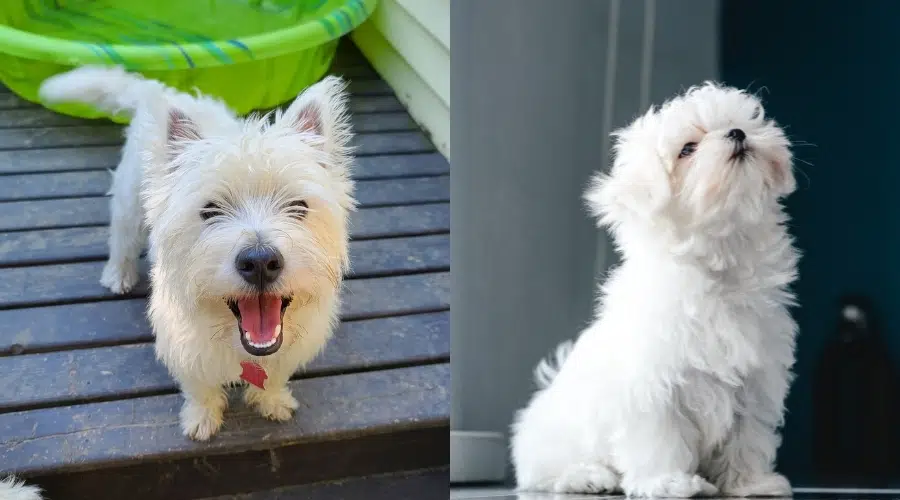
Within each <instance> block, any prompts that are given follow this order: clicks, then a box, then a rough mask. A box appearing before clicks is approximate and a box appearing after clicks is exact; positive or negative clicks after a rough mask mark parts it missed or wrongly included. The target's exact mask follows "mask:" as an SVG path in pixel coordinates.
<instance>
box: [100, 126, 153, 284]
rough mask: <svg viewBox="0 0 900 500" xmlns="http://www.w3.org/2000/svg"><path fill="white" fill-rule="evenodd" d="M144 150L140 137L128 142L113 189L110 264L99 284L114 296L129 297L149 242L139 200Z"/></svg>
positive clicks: (108, 263)
mask: <svg viewBox="0 0 900 500" xmlns="http://www.w3.org/2000/svg"><path fill="white" fill-rule="evenodd" d="M142 146H143V145H142V144H140V141H139V140H138V137H129V138H128V140H127V141H126V142H125V147H124V149H123V151H122V160H121V161H120V162H119V167H118V168H117V169H116V172H115V173H114V174H113V182H112V188H111V189H110V193H111V194H112V198H110V200H109V211H110V228H109V260H108V261H107V262H106V266H105V267H104V268H103V274H102V275H101V277H100V283H101V284H102V285H103V286H105V287H107V288H109V289H110V290H112V291H113V292H115V293H126V292H128V291H130V290H131V289H132V288H134V285H136V284H137V282H138V259H139V258H140V256H141V249H142V248H143V246H144V240H145V239H146V229H145V227H144V224H143V208H142V207H141V197H140V188H141V164H142V161H143V160H142V159H141V148H142Z"/></svg>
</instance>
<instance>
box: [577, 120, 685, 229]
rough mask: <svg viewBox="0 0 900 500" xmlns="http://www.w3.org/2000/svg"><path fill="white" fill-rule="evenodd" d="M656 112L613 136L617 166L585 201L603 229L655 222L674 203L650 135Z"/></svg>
mask: <svg viewBox="0 0 900 500" xmlns="http://www.w3.org/2000/svg"><path fill="white" fill-rule="evenodd" d="M654 118H655V111H654V110H652V109H651V110H650V112H648V113H647V114H646V115H645V116H643V117H641V118H640V119H638V120H637V121H636V122H635V123H634V124H632V125H631V126H630V127H628V128H625V129H622V130H619V131H616V132H615V133H613V139H614V140H615V144H614V146H613V153H614V160H613V165H612V167H611V169H610V171H609V173H606V174H599V175H597V176H596V177H594V179H593V180H592V181H591V184H590V187H589V188H588V189H587V191H586V193H585V196H584V198H585V201H586V202H587V205H588V208H589V209H590V211H591V213H592V214H593V215H594V216H596V217H598V218H599V223H600V224H601V225H607V226H616V225H619V224H622V223H623V222H627V221H628V220H651V219H652V218H653V217H654V216H655V215H656V214H657V212H658V211H659V210H662V209H663V208H665V207H666V205H667V204H668V203H669V201H670V200H671V199H672V196H673V192H672V189H673V187H672V180H671V178H670V176H669V172H668V170H667V169H666V165H665V164H664V160H663V159H662V158H660V157H659V155H658V154H656V151H655V149H654V148H653V145H654V144H655V142H654V140H653V139H652V137H653V135H652V134H651V133H649V130H648V129H649V128H650V127H651V126H652V123H651V122H652V121H653V119H654Z"/></svg>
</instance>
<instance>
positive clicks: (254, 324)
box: [225, 293, 293, 356]
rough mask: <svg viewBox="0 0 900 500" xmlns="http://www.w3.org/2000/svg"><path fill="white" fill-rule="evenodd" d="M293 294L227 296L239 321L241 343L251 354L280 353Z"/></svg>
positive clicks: (230, 307)
mask: <svg viewBox="0 0 900 500" xmlns="http://www.w3.org/2000/svg"><path fill="white" fill-rule="evenodd" d="M292 300H293V297H292V296H282V295H278V294H271V293H260V294H257V295H242V296H240V297H229V298H226V299H225V302H226V303H227V304H228V308H229V309H231V312H232V313H233V314H234V318H235V320H237V326H238V331H239V332H240V338H241V346H243V348H244V350H245V351H247V353H248V354H250V355H252V356H270V355H272V354H275V353H276V352H278V350H279V349H280V348H281V344H282V341H283V339H284V331H283V330H284V329H283V324H284V312H285V311H286V310H287V308H288V306H289V305H290V304H291V301H292Z"/></svg>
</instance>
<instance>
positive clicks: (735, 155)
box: [725, 128, 750, 160]
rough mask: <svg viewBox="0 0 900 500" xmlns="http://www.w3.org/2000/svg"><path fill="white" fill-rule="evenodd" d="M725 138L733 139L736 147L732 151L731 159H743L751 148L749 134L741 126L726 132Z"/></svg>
mask: <svg viewBox="0 0 900 500" xmlns="http://www.w3.org/2000/svg"><path fill="white" fill-rule="evenodd" d="M725 138H726V139H729V140H731V142H732V143H733V144H734V149H732V151H731V158H730V159H731V160H743V159H744V158H745V157H746V156H747V153H748V152H749V151H750V148H749V147H748V146H747V134H745V133H744V131H743V130H741V129H739V128H733V129H731V130H729V131H728V133H727V134H725Z"/></svg>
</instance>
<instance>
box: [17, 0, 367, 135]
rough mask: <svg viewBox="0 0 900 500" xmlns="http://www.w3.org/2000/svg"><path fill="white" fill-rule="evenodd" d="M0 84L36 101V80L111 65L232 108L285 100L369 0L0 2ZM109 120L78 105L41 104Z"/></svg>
mask: <svg viewBox="0 0 900 500" xmlns="http://www.w3.org/2000/svg"><path fill="white" fill-rule="evenodd" d="M0 2H2V4H3V6H2V7H0V81H2V82H3V84H5V85H6V86H7V87H9V88H10V90H12V91H13V92H15V93H16V94H18V95H20V96H21V97H22V98H24V99H26V100H29V101H32V102H39V100H38V97H37V92H38V88H39V87H40V84H41V82H43V81H44V80H45V79H46V78H48V77H50V76H52V75H55V74H57V73H62V72H64V71H68V70H70V69H72V68H73V67H75V66H81V65H85V64H103V65H120V66H123V67H125V68H126V69H128V70H130V71H136V72H140V73H142V74H144V75H146V76H147V77H149V78H154V79H157V80H160V81H162V82H165V83H166V84H168V85H170V86H172V87H175V88H178V89H181V90H183V91H192V90H194V89H198V90H200V91H201V92H203V93H206V94H209V95H213V96H217V97H219V98H221V99H223V100H224V101H225V102H226V103H228V105H229V106H231V107H232V108H233V109H234V110H235V111H237V112H238V113H241V114H244V113H247V112H250V111H252V110H255V109H265V108H271V107H275V106H277V105H279V104H281V103H284V102H286V101H288V100H291V99H293V98H294V97H296V96H297V94H298V93H299V92H300V91H301V90H303V89H304V88H305V87H307V86H309V85H311V84H312V83H314V82H316V81H317V80H319V79H320V78H322V76H324V75H325V73H326V72H327V71H328V68H329V66H330V65H331V60H332V59H333V57H334V52H335V49H336V48H337V43H338V39H339V38H340V37H341V36H342V35H344V34H346V33H348V32H350V31H351V30H353V29H354V28H355V27H357V26H359V24H361V23H362V22H363V21H364V20H365V19H366V18H367V17H368V16H369V14H370V13H371V12H372V10H373V9H374V8H375V4H376V2H377V0H0ZM48 107H50V108H51V109H53V110H55V111H58V112H61V113H65V114H68V115H73V116H80V117H84V118H100V117H106V118H112V119H114V120H116V121H119V122H123V121H125V120H124V119H123V118H122V117H114V116H107V115H105V114H103V113H101V112H99V111H97V110H94V109H92V108H88V107H86V106H84V105H80V104H64V105H53V106H48Z"/></svg>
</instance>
